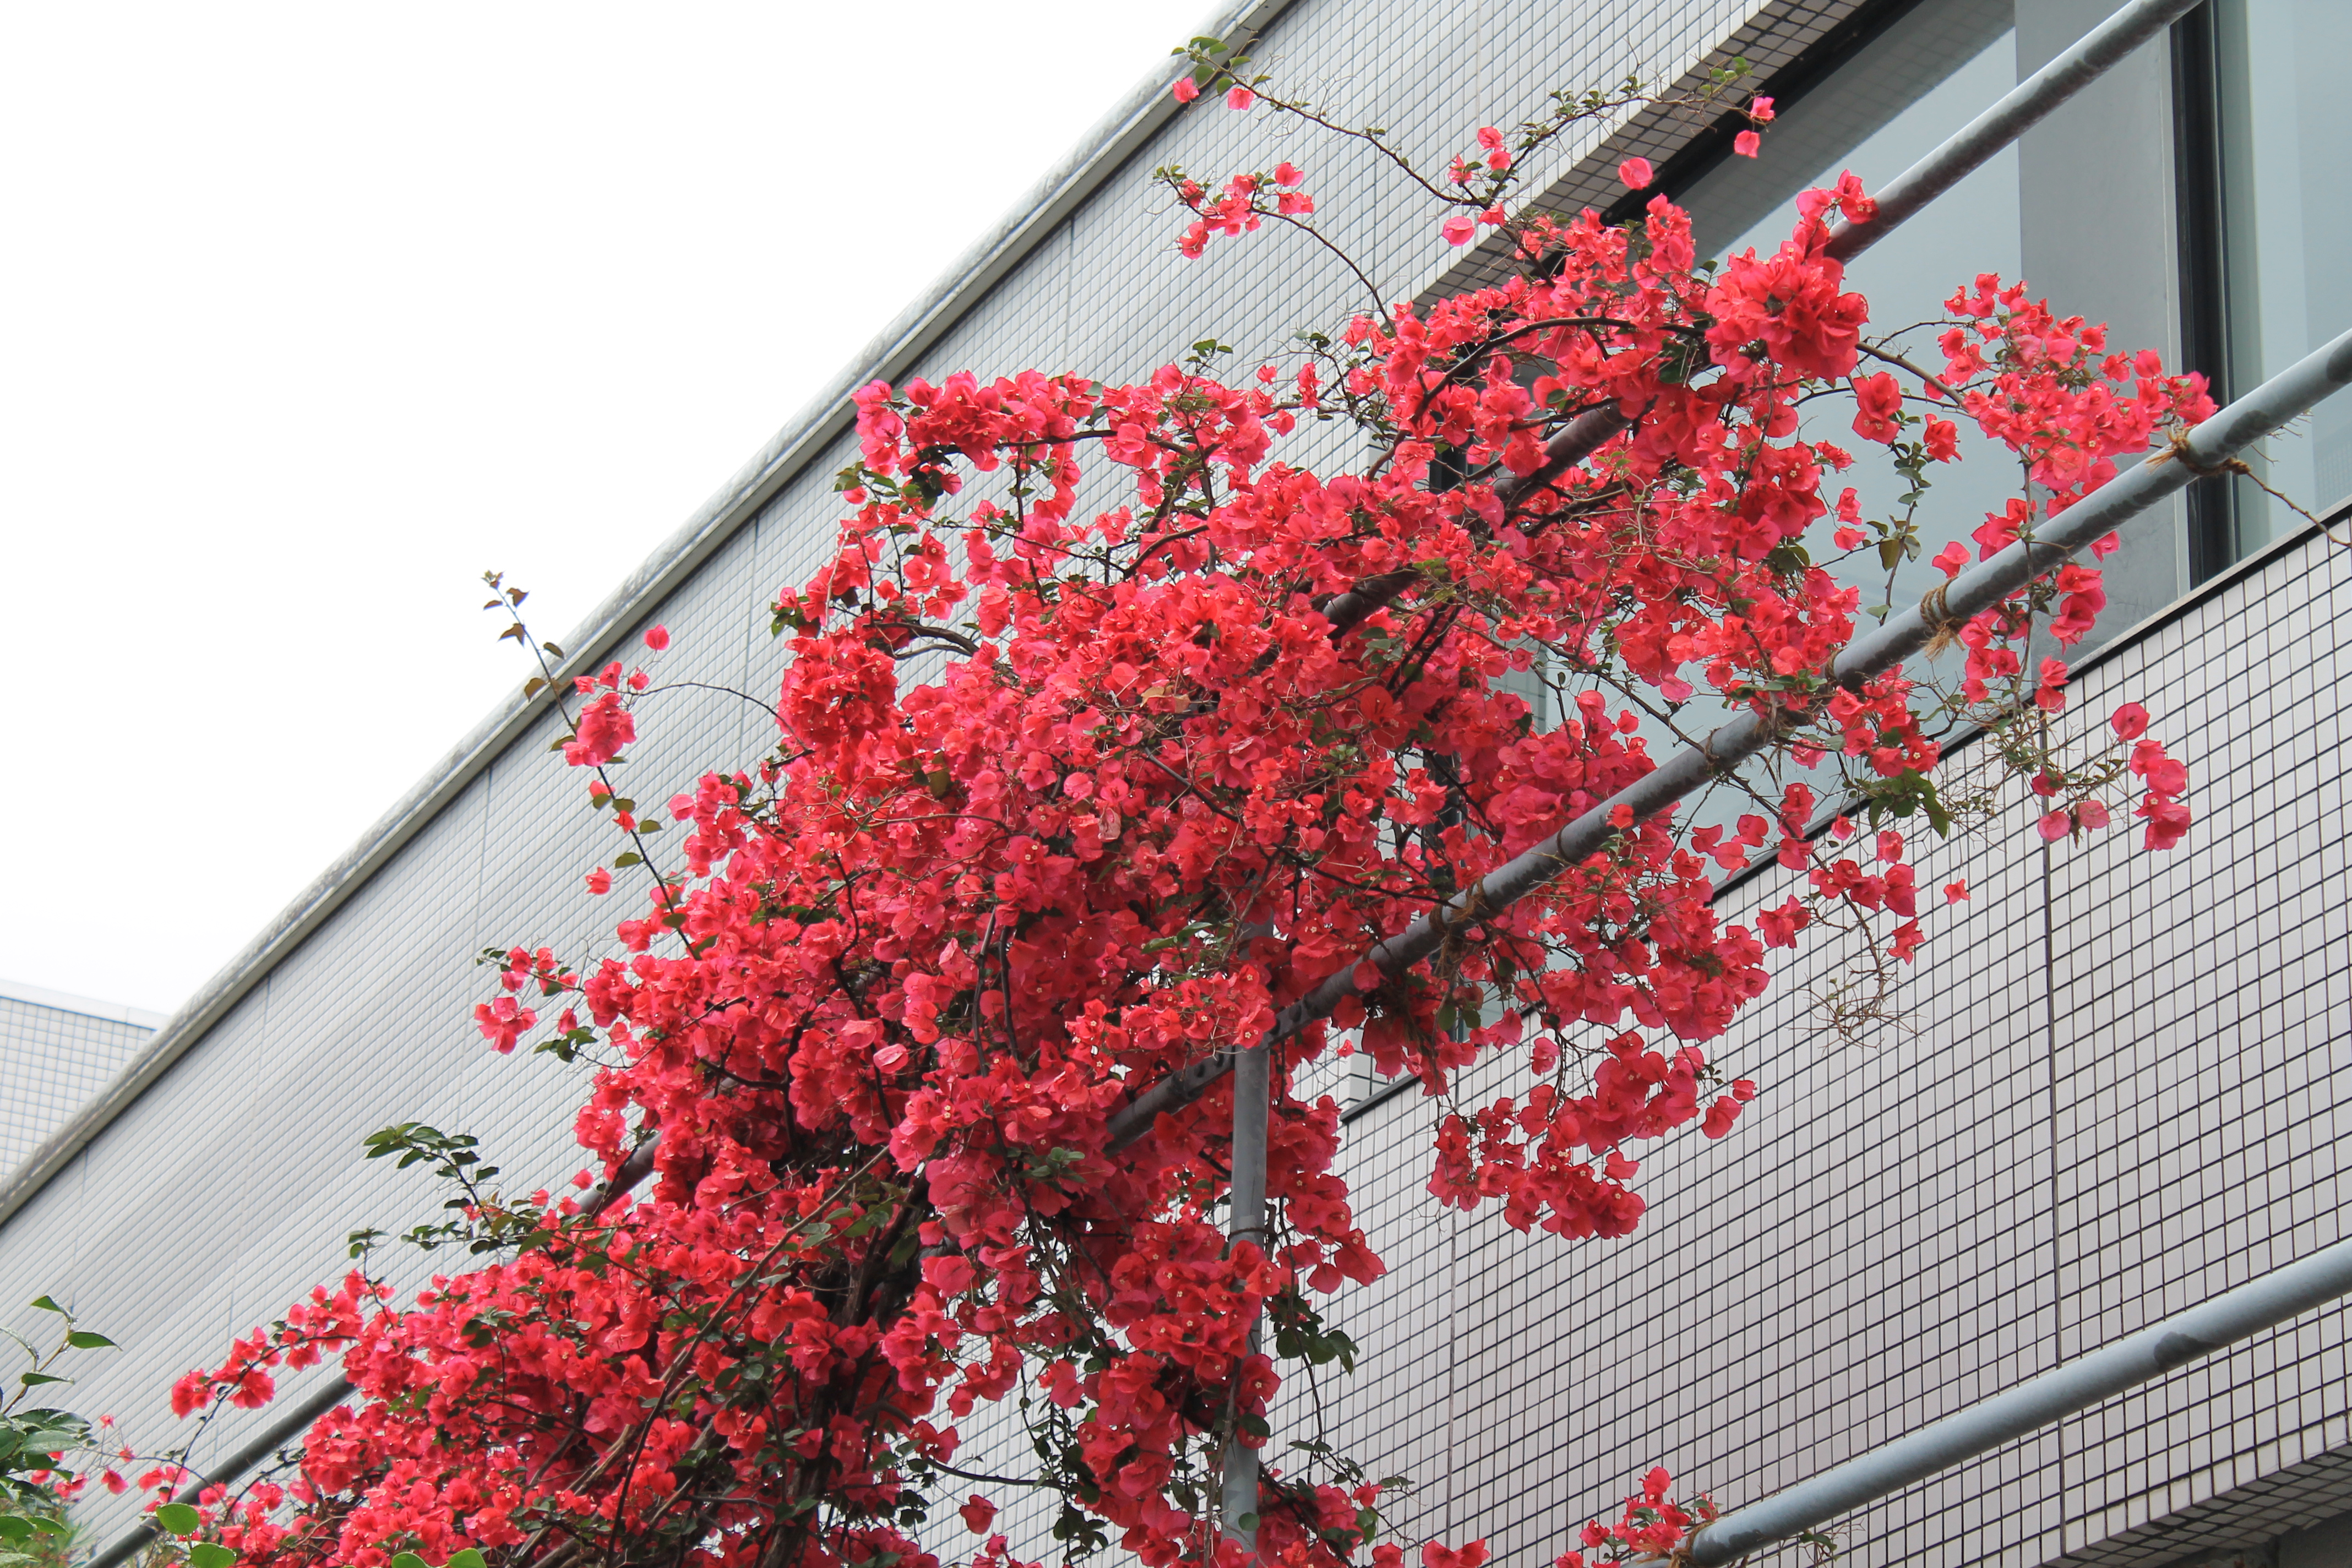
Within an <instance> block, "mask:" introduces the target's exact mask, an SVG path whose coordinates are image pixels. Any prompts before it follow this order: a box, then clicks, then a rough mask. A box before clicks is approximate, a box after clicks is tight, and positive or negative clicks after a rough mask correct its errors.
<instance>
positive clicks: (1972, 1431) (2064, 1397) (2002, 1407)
mask: <svg viewBox="0 0 2352 1568" xmlns="http://www.w3.org/2000/svg"><path fill="white" fill-rule="evenodd" d="M2347 1294H2352V1241H2339V1242H2337V1243H2336V1245H2335V1246H2333V1247H2327V1248H2325V1249H2324V1250H2322V1251H2319V1252H2315V1253H2314V1254H2313V1255H2312V1256H2310V1257H2309V1258H2303V1259H2300V1260H2299V1261H2297V1262H2294V1263H2290V1264H2288V1265H2287V1266H2286V1267H2285V1268H2276V1269H2273V1270H2272V1271H2271V1272H2270V1273H2268V1274H2265V1275H2263V1277H2262V1278H2261V1279H2253V1280H2249V1281H2248V1282H2247V1283H2245V1284H2243V1285H2241V1286H2239V1287H2238V1288H2237V1289H2234V1290H2229V1291H2225V1292H2223V1293H2222V1294H2221V1295H2219V1296H2216V1297H2214V1298H2213V1299H2212V1300H2210V1301H2206V1302H2204V1303H2202V1304H2200V1305H2199V1306H2195V1307H2191V1308H2189V1310H2187V1311H2185V1312H2179V1313H2175V1314H2174V1315H2173V1316H2171V1317H2169V1318H2167V1319H2165V1320H2163V1321H2161V1322H2158V1323H2152V1324H2150V1325H2149V1326H2148V1327H2147V1328H2145V1329H2142V1330H2140V1331H2139V1332H2137V1333H2136V1334H2133V1335H2131V1336H2130V1337H2128V1338H2126V1339H2122V1340H2118V1341H2116V1342H2115V1343H2114V1344H2111V1345H2108V1346H2106V1347H2105V1349H2102V1350H2095V1351H2093V1352H2091V1353H2090V1354H2089V1355H2086V1356H2084V1357H2083V1358H2082V1359H2081V1360H2079V1361H2074V1362H2070V1363H2067V1364H2066V1365H2064V1366H2060V1367H2053V1368H2052V1369H2051V1370H2050V1371H2048V1372H2045V1373H2042V1374H2041V1375H2040V1376H2038V1377H2031V1378H2028V1379H2026V1381H2024V1382H2023V1383H2021V1384H2018V1385H2017V1386H2016V1387H2014V1388H2011V1389H2006V1390H2004V1391H2003V1392H2001V1393H2000V1394H1994V1395H1993V1396H1992V1397H1991V1398H1990V1399H1986V1400H1980V1401H1979V1402H1978V1403H1977V1404H1975V1405H1970V1406H1969V1407H1968V1408H1967V1409H1965V1410H1960V1411H1956V1412H1954V1413H1953V1414H1952V1415H1947V1416H1945V1417H1944V1418H1943V1419H1942V1420H1940V1421H1935V1422H1931V1423H1929V1424H1928V1425H1927V1426H1922V1427H1921V1428H1919V1430H1917V1431H1916V1432H1913V1433H1910V1434H1908V1435H1906V1436H1901V1437H1898V1438H1896V1439H1895V1441H1894V1442H1892V1443H1889V1444H1887V1445H1886V1446H1885V1447H1880V1448H1874V1449H1872V1450H1871V1451H1870V1452H1869V1453H1867V1454H1864V1455H1863V1456H1861V1457H1860V1458H1854V1459H1849V1460H1847V1461H1846V1462H1845V1463H1844V1464H1843V1465H1840V1466H1838V1467H1837V1468H1834V1469H1830V1470H1824V1471H1822V1473H1821V1474H1820V1475H1818V1476H1815V1477H1813V1478H1812V1479H1810V1480H1803V1481H1799V1482H1798V1483H1797V1484H1796V1485H1795V1486H1792V1487H1790V1488H1789V1489H1786V1490H1784V1491H1779V1492H1775V1493H1773V1494H1772V1495H1771V1496H1770V1497H1769V1498H1766V1499H1765V1500H1763V1501H1762V1502H1759V1503H1751V1504H1749V1505H1748V1507H1746V1508H1741V1509H1734V1510H1732V1511H1731V1512H1729V1513H1727V1514H1725V1515H1723V1516H1722V1517H1720V1518H1718V1519H1717V1520H1715V1521H1713V1522H1711V1523H1709V1524H1707V1525H1706V1526H1705V1527H1703V1528H1702V1529H1700V1530H1699V1531H1697V1532H1696V1534H1694V1535H1693V1536H1692V1537H1691V1538H1690V1540H1689V1541H1688V1542H1686V1543H1685V1548H1684V1552H1685V1555H1683V1556H1678V1557H1677V1559H1676V1561H1677V1562H1678V1563H1679V1562H1684V1561H1687V1562H1689V1563H1694V1564H1696V1568H1717V1565H1718V1564H1722V1563H1730V1562H1733V1561H1735V1560H1737V1559H1738V1558H1741V1557H1744V1556H1746V1555H1747V1554H1748V1553H1749V1552H1753V1551H1755V1550H1756V1549H1757V1548H1758V1547H1759V1546H1766V1545H1769V1544H1770V1543H1771V1542H1776V1541H1786V1540H1788V1539H1789V1538H1790V1537H1791V1536H1794V1535H1798V1534H1801V1533H1802V1532H1803V1531H1808V1530H1811V1529H1813V1528H1814V1527H1815V1526H1817V1525H1822V1524H1826V1523H1828V1522H1829V1521H1832V1520H1833V1519H1836V1518H1837V1517H1838V1516H1839V1515H1841V1514H1844V1513H1849V1512H1851V1511H1853V1510H1854V1509H1857V1508H1860V1507H1861V1506H1862V1505H1863V1504H1864V1503H1867V1502H1872V1501H1874V1500H1877V1499H1879V1498H1883V1497H1885V1496H1886V1495H1888V1494H1889V1493H1891V1492H1896V1491H1900V1490H1902V1489H1904V1488H1905V1487H1907V1486H1909V1485H1910V1484H1911V1483H1912V1482H1914V1481H1920V1480H1925V1479H1927V1478H1928V1477H1929V1476H1932V1475H1934V1474H1936V1473H1937V1471H1938V1470H1946V1469H1949V1468H1951V1467H1952V1466H1954V1465H1957V1464H1959V1463H1960V1462H1961V1461H1962V1460H1965V1459H1972V1458H1976V1457H1977V1456H1978V1455H1979V1454H1989V1453H1990V1452H1991V1451H1992V1450H1994V1449H1995V1448H1998V1447H2001V1446H2002V1445H2003V1444H2005V1443H2011V1442H2014V1441H2016V1440H2017V1439H2018V1438H2020V1437H2022V1436H2026V1435H2027V1434H2029V1433H2032V1432H2035V1431H2038V1430H2040V1429H2041V1428H2042V1427H2044V1426H2049V1425H2050V1424H2051V1423H2052V1422H2053V1421H2056V1420H2058V1419H2060V1418H2061V1417H2063V1416H2067V1415H2074V1413H2075V1412H2077V1411H2080V1410H2088V1409H2090V1408H2091V1407H2092V1406H2093V1405H2097V1404H2099V1403H2101V1402H2102V1401H2104V1400H2107V1399H2112V1398H2114V1397H2115V1396H2116V1394H2121V1393H2123V1392H2124V1391H2125V1390H2126V1389H2128V1388H2132V1387H2136V1386H2137V1385H2138V1384H2143V1383H2147V1382H2150V1381H2152V1380H2154V1379H2156V1378H2158V1377H2161V1376H2163V1375H2164V1374H2165V1373H2168V1372H2170V1371H2172V1370H2173V1369H2174V1368H2176V1367H2180V1366H2185V1365H2187V1364H2188V1363H2190V1362H2192V1361H2195V1360H2197V1359H2198V1358H2200V1357H2201V1356H2208V1355H2210V1354H2212V1353H2213V1352H2215V1351H2218V1350H2221V1349H2222V1348H2224V1347H2225V1346H2228V1345H2231V1344H2235V1343H2236V1342H2239V1341H2240V1340H2244V1339H2249V1338H2251V1337H2252V1336H2253V1335H2255V1334H2258V1333H2260V1332H2262V1331H2263V1330H2264V1329H2269V1328H2275V1327H2276V1326H2278V1325H2279V1324H2281V1323H2284V1322H2285V1321H2287V1320H2289V1319H2290V1318H2294V1317H2298V1316H2300V1315H2301V1314H2303V1313H2305V1312H2307V1311H2309V1310H2311V1309H2312V1308H2314V1307H2316V1306H2319V1305H2321V1304H2322V1303H2324V1302H2327V1301H2332V1300H2336V1298H2337V1297H2339V1296H2343V1295H2347Z"/></svg>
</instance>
